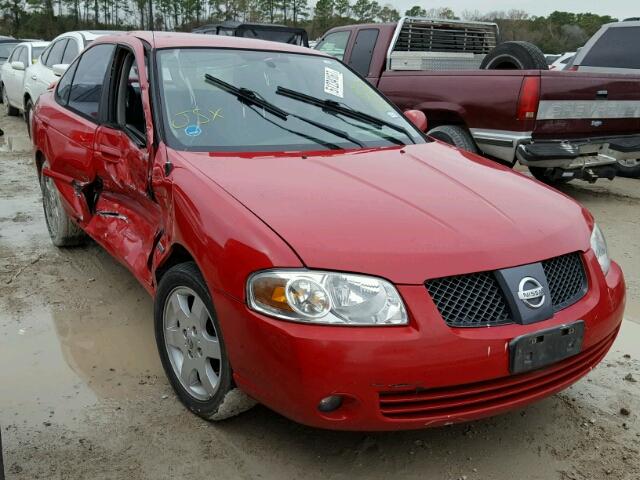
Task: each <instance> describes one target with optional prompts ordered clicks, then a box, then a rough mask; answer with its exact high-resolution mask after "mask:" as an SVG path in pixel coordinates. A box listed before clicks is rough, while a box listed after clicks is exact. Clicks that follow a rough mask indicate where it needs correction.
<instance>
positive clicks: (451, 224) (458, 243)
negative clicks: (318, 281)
mask: <svg viewBox="0 0 640 480" xmlns="http://www.w3.org/2000/svg"><path fill="white" fill-rule="evenodd" d="M181 156H182V157H183V158H184V159H185V160H187V161H188V162H190V163H191V164H192V165H193V166H194V167H196V168H197V169H198V170H200V171H201V172H202V173H203V174H204V175H206V176H207V177H209V179H211V180H212V181H213V182H215V183H217V184H218V185H219V186H221V187H222V188H224V189H225V190H226V191H227V192H228V193H229V194H231V195H232V196H234V197H235V198H236V199H237V200H238V201H239V202H241V203H242V204H244V205H245V206H246V208H248V209H250V210H251V211H252V212H253V213H254V214H255V215H256V216H257V217H259V218H260V219H261V220H262V221H263V222H265V223H266V224H267V225H268V226H269V227H270V228H272V229H273V230H274V231H275V232H276V233H277V234H279V235H280V236H281V237H282V239H283V240H284V241H285V242H287V243H288V244H289V245H290V246H291V248H293V250H294V251H295V252H296V253H297V254H298V256H299V257H300V259H301V260H302V262H303V263H304V264H305V265H306V266H307V267H309V268H315V269H328V270H342V271H350V272H361V273H367V274H372V275H378V276H381V277H385V278H388V279H389V280H391V281H393V282H395V283H399V284H420V283H422V282H424V281H425V280H426V279H428V278H438V277H442V276H448V275H454V274H462V273H470V272H477V271H483V270H492V269H496V268H503V267H511V266H516V265H522V264H526V263H531V262H535V261H539V260H543V259H546V258H551V257H554V256H557V255H561V254H565V253H569V252H573V251H577V250H586V249H588V248H589V237H590V231H589V229H590V226H589V224H588V222H587V219H590V216H589V214H588V213H587V212H586V210H584V209H582V207H580V206H579V205H578V204H577V203H576V202H574V201H573V200H570V199H569V198H567V197H566V196H565V195H563V194H561V193H559V192H557V191H556V190H554V189H552V188H550V187H547V186H544V185H542V184H540V183H538V182H537V181H535V180H532V179H529V178H527V177H525V176H524V175H521V174H518V173H514V172H512V171H511V170H509V169H507V168H505V167H502V166H500V165H497V164H496V163H494V162H491V161H488V160H485V159H482V158H480V157H478V156H476V155H473V154H469V153H466V152H460V151H458V150H456V149H454V148H452V147H449V146H447V145H444V144H441V143H439V142H432V143H427V144H423V145H412V146H407V147H405V148H403V149H400V148H390V149H375V150H359V151H353V152H340V153H335V152H329V153H318V154H306V155H300V154H297V155H269V156H259V155H258V156H256V155H243V156H240V157H239V156H237V155H233V156H230V155H220V154H213V153H194V152H181Z"/></svg>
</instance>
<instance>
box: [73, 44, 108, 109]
mask: <svg viewBox="0 0 640 480" xmlns="http://www.w3.org/2000/svg"><path fill="white" fill-rule="evenodd" d="M114 49H115V46H114V45H110V44H101V45H96V46H95V47H93V48H90V49H89V50H86V51H85V53H83V55H82V57H80V60H79V61H78V66H77V68H76V71H75V75H74V76H73V82H72V85H71V89H70V91H69V100H68V106H69V108H71V109H73V110H75V111H76V112H78V113H80V114H81V115H84V116H86V117H88V118H90V119H92V120H97V119H98V112H99V109H100V100H101V97H102V85H103V83H104V77H105V73H106V72H107V68H108V67H109V65H110V64H111V57H112V55H113V51H114Z"/></svg>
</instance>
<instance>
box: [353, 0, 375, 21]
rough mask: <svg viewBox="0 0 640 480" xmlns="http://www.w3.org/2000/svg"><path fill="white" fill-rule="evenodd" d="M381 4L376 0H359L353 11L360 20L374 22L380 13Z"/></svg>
mask: <svg viewBox="0 0 640 480" xmlns="http://www.w3.org/2000/svg"><path fill="white" fill-rule="evenodd" d="M380 10H381V8H380V5H379V4H378V2H376V1H371V0H357V1H356V3H355V4H354V5H353V7H351V12H352V13H353V16H354V17H355V18H356V20H357V21H358V22H361V23H364V22H373V21H374V20H375V19H376V17H377V16H378V14H379V13H380Z"/></svg>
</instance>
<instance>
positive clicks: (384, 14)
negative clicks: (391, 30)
mask: <svg viewBox="0 0 640 480" xmlns="http://www.w3.org/2000/svg"><path fill="white" fill-rule="evenodd" d="M378 18H379V19H380V21H381V22H397V21H398V20H400V12H398V10H396V9H395V8H393V6H391V5H389V4H386V5H385V6H384V7H382V9H381V10H380V13H378Z"/></svg>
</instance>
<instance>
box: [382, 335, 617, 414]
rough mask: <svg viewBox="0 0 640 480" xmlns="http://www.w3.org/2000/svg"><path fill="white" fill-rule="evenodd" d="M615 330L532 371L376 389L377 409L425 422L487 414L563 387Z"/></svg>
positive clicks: (597, 355)
mask: <svg viewBox="0 0 640 480" xmlns="http://www.w3.org/2000/svg"><path fill="white" fill-rule="evenodd" d="M617 332H618V331H617V329H616V331H614V332H612V333H611V334H610V335H608V336H607V337H605V338H604V339H602V340H600V341H599V342H598V343H596V344H595V345H592V346H591V347H589V348H587V349H586V350H584V351H583V352H581V353H579V354H577V355H574V356H573V357H570V358H568V359H566V360H563V361H561V362H558V363H556V364H553V365H550V366H549V367H546V368H543V369H541V370H536V371H534V372H528V373H521V374H519V375H510V376H506V377H501V378H496V379H492V380H486V381H483V382H476V383H470V384H465V385H453V386H447V387H436V388H428V389H420V390H415V389H414V390H404V391H396V392H380V393H379V401H380V404H379V405H380V412H381V413H382V415H383V416H385V417H387V418H392V419H394V420H421V421H424V422H428V423H429V425H438V424H444V423H450V422H451V421H453V420H455V419H458V420H460V419H463V418H465V417H469V416H475V415H483V414H485V415H486V414H489V413H491V412H492V411H495V410H496V409H501V408H509V407H511V408H512V407H514V406H517V405H518V404H519V403H524V402H529V401H531V400H532V399H534V398H541V397H544V396H546V395H550V394H552V393H554V392H557V391H559V390H562V389H563V388H566V387H567V386H568V385H570V384H572V383H574V382H575V381H577V380H578V379H579V378H580V377H582V376H583V375H585V374H587V373H589V371H590V370H591V369H592V368H593V367H594V366H595V365H597V364H598V363H599V362H600V360H602V358H603V357H604V356H605V354H606V353H607V351H608V350H609V348H610V347H611V345H612V344H613V341H614V340H615V338H616V334H617Z"/></svg>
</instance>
